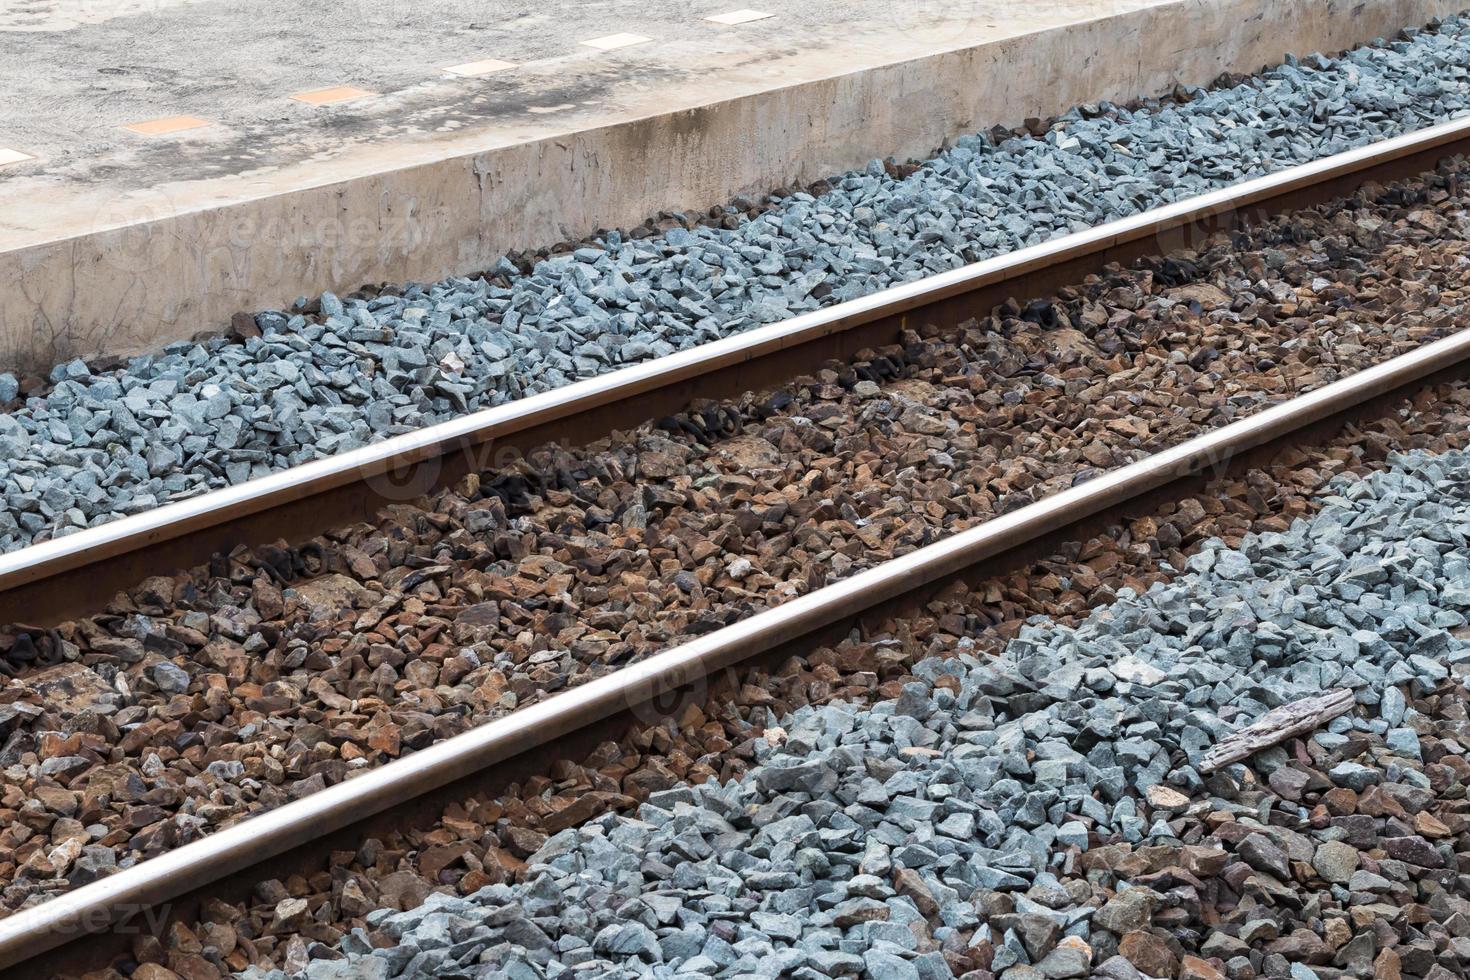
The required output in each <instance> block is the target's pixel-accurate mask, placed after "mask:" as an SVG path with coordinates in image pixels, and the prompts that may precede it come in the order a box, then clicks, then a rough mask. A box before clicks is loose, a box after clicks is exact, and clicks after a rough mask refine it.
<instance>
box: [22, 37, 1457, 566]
mask: <svg viewBox="0 0 1470 980" xmlns="http://www.w3.org/2000/svg"><path fill="white" fill-rule="evenodd" d="M1467 64H1470V19H1465V18H1463V17H1457V18H1453V19H1451V20H1448V21H1446V22H1445V23H1444V24H1443V25H1442V26H1438V28H1437V29H1431V30H1426V31H1422V32H1420V31H1407V32H1405V33H1404V34H1403V35H1402V36H1401V37H1400V39H1397V40H1395V41H1393V42H1391V43H1383V44H1376V45H1370V46H1365V47H1362V48H1359V49H1355V50H1353V51H1350V52H1347V53H1345V54H1344V55H1343V56H1341V57H1340V58H1327V57H1322V56H1312V57H1310V58H1307V59H1306V60H1305V61H1302V62H1298V61H1296V60H1290V61H1288V62H1287V63H1286V64H1284V65H1282V66H1280V67H1278V68H1274V69H1271V70H1269V71H1266V72H1264V73H1262V74H1261V75H1259V76H1254V77H1248V78H1246V79H1245V80H1243V81H1239V82H1236V81H1235V80H1226V81H1225V83H1223V84H1222V85H1221V86H1220V87H1218V88H1216V89H1213V90H1209V91H1206V90H1187V91H1186V90H1183V89H1181V90H1178V92H1177V93H1176V94H1177V98H1176V99H1174V100H1170V101H1164V102H1160V101H1157V100H1155V101H1150V102H1148V103H1144V104H1139V105H1137V106H1135V107H1120V106H1114V105H1106V104H1102V105H1096V106H1083V107H1080V108H1079V109H1076V110H1074V111H1072V112H1070V113H1068V114H1067V115H1065V116H1063V117H1061V118H1060V119H1058V120H1056V121H1055V122H1054V124H1053V125H1051V126H1050V128H1047V127H1046V126H1043V125H1042V124H1041V123H1039V122H1038V123H1036V124H1035V125H1034V126H1033V127H1032V130H1033V132H1027V131H1025V130H1022V131H1021V135H1019V136H1018V135H1014V134H1011V133H1009V132H1006V131H1000V132H998V133H992V134H984V135H981V136H974V137H968V138H964V139H961V140H960V141H958V143H957V144H956V145H955V146H954V147H953V148H950V149H947V150H945V151H944V152H942V153H940V154H939V155H938V156H936V157H935V158H933V159H931V160H929V161H927V162H925V163H923V164H922V165H917V166H915V165H905V166H897V165H893V164H883V163H881V162H876V161H875V162H874V163H873V164H871V165H869V167H868V168H867V169H866V170H865V171H862V172H854V173H848V174H843V175H840V176H837V177H833V178H831V179H830V180H827V181H824V182H822V183H821V185H820V186H819V187H815V188H813V189H812V190H815V191H816V192H817V194H816V196H814V195H813V194H812V193H808V192H795V193H786V194H783V195H778V196H775V197H772V198H771V199H770V200H769V201H768V202H766V203H765V204H764V205H759V206H757V205H753V204H751V203H750V202H744V201H739V202H735V203H732V204H731V205H729V206H727V207H717V208H714V209H712V210H711V212H710V213H709V214H707V215H684V216H668V217H665V218H663V219H660V220H658V221H653V222H650V224H649V225H647V226H645V227H643V228H641V229H636V230H634V231H632V232H607V233H604V234H601V235H598V236H595V237H594V238H591V239H588V240H587V241H586V242H584V243H582V244H581V245H580V247H577V248H576V249H575V250H572V251H570V252H568V253H566V254H563V255H558V256H555V257H551V258H547V259H545V260H543V261H536V262H534V263H533V262H532V261H531V260H530V259H529V258H527V257H524V256H518V257H514V258H515V259H516V261H512V257H507V258H504V259H502V260H501V261H500V262H499V263H498V264H497V265H496V266H495V267H494V268H493V269H490V270H487V271H486V273H485V275H484V276H483V277H480V278H455V279H448V280H444V281H442V282H439V283H435V284H432V285H428V286H419V285H409V286H403V287H385V288H382V289H379V290H374V291H373V293H372V294H371V295H367V294H364V295H360V296H358V297H356V298H352V297H349V298H347V299H345V300H344V299H340V298H338V297H336V296H334V295H331V294H323V295H322V296H321V297H320V298H319V299H317V300H314V301H311V302H310V303H307V302H305V301H303V302H302V304H301V306H300V307H299V310H293V311H277V312H265V313H261V314H258V315H256V316H254V317H253V318H252V317H250V316H248V315H241V316H240V317H237V325H236V328H235V330H234V337H233V339H230V338H223V339H213V340H209V341H206V342H202V343H191V344H179V345H174V346H171V347H169V348H167V349H165V350H164V351H162V352H160V353H158V354H154V355H149V356H145V357H140V358H136V359H133V360H131V361H129V362H128V363H127V364H125V365H123V366H121V367H115V366H114V365H112V364H98V365H92V366H89V365H87V364H84V363H82V362H80V361H72V362H70V363H66V364H61V365H58V366H57V367H56V368H55V369H54V370H53V372H52V374H51V376H50V378H49V379H26V380H25V381H24V382H17V380H16V379H14V378H12V377H10V376H9V375H0V405H7V404H8V406H9V409H10V411H9V413H8V414H4V415H0V494H3V495H4V498H5V503H6V506H5V508H4V509H3V510H0V551H4V550H12V549H15V548H18V547H22V546H24V545H26V544H28V543H31V542H33V541H37V540H41V539H45V538H48V537H52V536H55V535H58V534H65V533H71V532H74V531H75V530H78V529H80V528H83V527H87V526H95V525H97V524H101V523H105V522H107V521H110V520H114V519H116V518H118V517H120V516H123V515H127V514H135V513H139V512H142V511H146V510H149V509H151V508H153V507H155V506H157V505H159V504H161V503H164V502H167V501H170V500H176V499H180V498H183V497H187V496H191V495H194V494H198V493H201V492H204V491H206V490H208V489H211V488H217V487H221V486H225V485H227V484H232V483H239V482H242V481H244V480H247V479H249V478H251V477H256V476H260V475H263V474H265V473H268V472H271V471H273V470H276V469H280V468H283V467H288V466H292V465H296V464H299V463H302V462H305V461H307V460H310V459H314V458H318V457H321V456H324V455H330V454H333V453H337V452H341V451H345V450H348V449H352V448H355V447H358V446H361V445H364V444H366V443H368V442H371V441H373V440H375V439H380V438H383V437H386V436H390V435H394V434H398V433H402V432H407V431H410V430H412V429H414V428H417V427H420V426H423V425H427V424H430V423H433V422H437V421H442V420H445V419H449V418H453V417H455V416H457V415H460V414H463V413H466V412H469V411H473V410H475V409H478V408H484V407H487V406H492V405H496V404H500V403H502V402H505V401H507V400H510V399H514V398H518V397H521V396H523V395H525V394H528V393H531V392H538V391H545V390H548V389H552V388H555V387H558V386H560V385H564V384H567V383H568V382H571V381H573V380H576V379H580V378H586V377H589V376H592V375H596V374H599V373H602V372H604V371H608V370H611V369H615V368H617V367H620V366H623V365H627V364H633V363H637V362H639V361H643V360H646V359H649V358H653V357H657V356H660V355H663V354H668V353H670V352H673V351H676V350H679V349H683V348H687V347H690V346H693V345H696V344H700V343H704V342H706V341H710V340H713V339H716V338H718V337H721V336H725V335H728V334H731V333H735V332H738V331H741V330H744V329H747V328H749V327H751V326H754V325H757V324H762V323H769V322H773V321H777V320H781V319H784V318H786V317H789V316H791V315H793V314H797V313H801V312H805V311H809V310H813V309H817V308H819V307H821V306H824V305H828V304H832V303H836V302H840V301H842V300H846V299H851V298H854V297H857V296H861V295H864V294H867V293H870V292H873V291H875V290H878V289H881V288H883V287H886V286H890V285H893V284H895V283H901V282H906V281H910V280H913V279H917V278H920V277H922V276H925V275H929V274H932V273H936V272H940V271H943V270H946V269H952V268H955V267H956V266H959V265H961V264H963V263H965V262H970V261H974V260H977V259H981V258H984V257H987V256H992V255H996V254H1000V253H1003V252H1006V251H1009V250H1012V249H1015V248H1017V247H1020V246H1024V245H1028V244H1033V243H1036V242H1039V241H1042V240H1044V239H1046V238H1049V237H1052V236H1054V235H1058V234H1062V233H1066V232H1070V231H1075V230H1078V229H1081V228H1085V227H1088V226H1090V225H1093V224H1095V223H1098V222H1102V221H1107V220H1111V219H1114V218H1118V217H1121V216H1124V215H1128V214H1133V213H1136V212H1138V211H1140V210H1145V209H1147V208H1150V207H1154V206H1157V205H1161V204H1165V203H1168V202H1172V201H1177V200H1179V199H1182V198H1185V197H1188V196H1191V195H1194V194H1198V193H1201V192H1203V191H1207V190H1210V189H1214V188H1217V187H1220V186H1224V185H1228V184H1231V183H1234V182H1236V181H1239V180H1242V179H1246V178H1250V177H1255V176H1259V175H1262V174H1265V173H1268V172H1271V171H1273V170H1277V169H1280V168H1282V167H1286V166H1290V165H1293V164H1297V163H1301V162H1304V161H1307V160H1311V159H1315V158H1317V157H1321V156H1325V155H1328V154H1332V153H1336V152H1339V151H1341V150H1344V149H1347V148H1349V147H1352V146H1358V145H1362V144H1365V143H1368V142H1371V141H1374V140H1377V139H1382V138H1384V137H1388V136H1392V135H1396V134H1399V133H1402V132H1406V131H1410V130H1413V129H1416V128H1420V127H1422V126H1425V125H1429V124H1432V123H1436V122H1440V121H1443V120H1445V119H1448V118H1451V117H1453V116H1454V115H1456V114H1458V113H1461V112H1464V111H1465V110H1466V108H1470V87H1467V81H1466V78H1467V69H1466V67H1465V66H1466V65H1467ZM236 341H238V342H236ZM94 369H95V370H94Z"/></svg>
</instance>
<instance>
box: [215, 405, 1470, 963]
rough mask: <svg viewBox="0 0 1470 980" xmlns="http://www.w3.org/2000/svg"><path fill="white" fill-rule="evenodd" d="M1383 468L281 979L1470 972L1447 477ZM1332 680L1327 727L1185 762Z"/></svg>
mask: <svg viewBox="0 0 1470 980" xmlns="http://www.w3.org/2000/svg"><path fill="white" fill-rule="evenodd" d="M1458 392H1459V395H1460V397H1459V398H1458V402H1459V405H1458V406H1457V407H1456V409H1455V410H1454V413H1453V414H1454V415H1455V420H1454V425H1453V434H1454V438H1455V441H1457V442H1459V443H1461V444H1463V442H1464V441H1465V439H1464V437H1465V435H1466V434H1467V429H1466V428H1465V423H1466V421H1467V420H1466V417H1465V414H1464V411H1463V405H1464V403H1465V401H1466V399H1465V398H1464V397H1463V395H1464V390H1463V389H1458ZM1359 444H1360V445H1363V446H1369V445H1371V444H1372V443H1371V441H1370V440H1360V443H1359ZM1330 458H1332V457H1331V455H1330V454H1324V456H1323V457H1322V458H1320V459H1318V460H1317V463H1318V465H1321V464H1322V463H1324V462H1325V461H1326V460H1327V459H1330ZM1386 463H1387V465H1386V466H1385V467H1383V468H1381V469H1377V470H1374V471H1372V472H1369V473H1367V474H1364V475H1358V476H1354V477H1350V478H1338V479H1336V480H1334V481H1332V482H1330V483H1329V484H1328V485H1327V486H1326V487H1325V488H1324V489H1323V490H1322V492H1321V493H1320V494H1319V495H1318V497H1317V498H1316V499H1315V501H1314V503H1313V506H1314V508H1315V512H1314V513H1312V514H1311V515H1310V516H1308V517H1306V518H1302V519H1298V520H1296V521H1293V522H1290V523H1289V524H1287V525H1286V526H1285V527H1284V529H1283V530H1280V531H1264V532H1261V533H1255V532H1251V533H1248V534H1246V535H1244V537H1243V538H1242V539H1241V541H1240V543H1239V547H1238V548H1232V547H1230V546H1228V545H1227V544H1225V543H1224V542H1223V541H1222V540H1219V539H1214V538H1212V539H1209V540H1206V541H1205V542H1203V544H1202V546H1201V547H1200V548H1199V549H1198V550H1197V551H1195V553H1194V554H1193V555H1191V556H1190V557H1189V558H1188V559H1187V560H1185V561H1184V562H1183V568H1182V570H1180V571H1179V572H1178V574H1175V575H1173V576H1172V577H1171V579H1170V580H1169V581H1167V582H1159V583H1157V584H1155V585H1154V586H1152V587H1151V588H1149V589H1148V590H1147V591H1145V592H1143V593H1141V594H1140V593H1135V592H1133V591H1132V590H1125V591H1122V592H1120V593H1119V595H1118V596H1117V598H1116V600H1115V601H1113V602H1112V603H1110V604H1108V605H1105V606H1102V607H1100V608H1098V609H1096V610H1094V611H1093V612H1092V613H1090V614H1089V615H1087V616H1086V617H1085V618H1083V619H1082V620H1081V621H1080V622H1079V623H1077V624H1075V625H1063V624H1059V623H1053V622H1048V621H1035V622H1032V623H1030V624H1028V625H1026V626H1024V627H1023V628H1022V629H1021V630H1020V632H1019V634H1018V635H1017V636H1016V637H1014V638H1013V639H1012V640H1011V641H1010V643H1009V644H1008V645H1007V646H1006V648H1005V649H1004V651H1003V652H1002V654H1001V656H1000V657H999V658H998V659H996V658H991V657H988V656H985V655H983V651H982V648H981V647H980V646H979V645H977V644H976V643H974V641H973V639H972V638H971V636H970V635H968V634H969V631H968V630H966V629H964V628H963V624H959V625H960V626H961V628H959V629H958V630H956V631H955V635H951V636H949V637H948V638H947V640H946V642H945V648H944V649H943V650H942V653H941V655H940V656H937V657H925V658H923V659H921V660H919V661H918V662H916V663H914V664H913V665H912V667H911V669H910V671H909V674H908V676H907V678H906V679H905V680H903V681H902V682H901V683H898V684H894V685H891V686H895V687H897V688H898V690H897V691H895V692H893V693H892V694H891V695H888V696H884V697H880V698H878V699H873V698H871V697H868V698H861V699H860V701H859V703H850V702H847V701H844V700H838V699H833V700H831V701H828V703H826V704H823V705H821V706H820V707H817V706H812V705H808V706H805V707H801V708H798V709H797V710H795V711H794V712H792V713H791V714H790V715H789V716H787V717H785V718H783V719H782V720H781V724H780V725H779V726H776V725H771V724H766V725H764V726H762V729H761V731H760V733H759V737H757V738H754V739H752V740H751V744H750V747H749V751H750V754H752V755H753V756H754V765H752V766H751V767H750V768H749V769H748V770H747V771H746V772H745V773H744V774H743V775H742V776H741V777H740V778H738V779H735V780H732V781H729V782H724V783H721V782H719V781H716V780H710V781H700V780H690V781H687V782H675V783H674V784H672V785H670V786H668V787H666V788H660V789H658V790H656V791H655V792H652V793H650V794H649V795H648V796H647V797H646V798H645V799H644V801H643V803H642V805H641V806H640V807H639V808H638V809H637V811H636V814H635V815H624V814H613V813H609V814H605V815H603V816H601V817H598V818H596V819H592V820H590V821H587V822H584V823H582V824H580V825H579V826H575V827H568V828H566V829H562V830H560V831H558V832H556V833H554V834H553V835H552V836H550V837H549V838H545V837H543V838H542V840H541V841H540V842H539V845H538V847H537V848H536V850H535V851H534V853H532V854H530V855H529V856H528V857H527V858H526V860H525V862H524V865H523V866H522V867H520V868H519V869H518V874H517V878H518V880H516V881H514V882H501V883H493V884H486V885H484V886H483V887H479V888H476V889H475V890H473V891H472V892H470V893H469V894H467V895H464V896H460V895H456V894H453V893H444V892H436V893H434V894H431V895H429V896H428V897H427V898H426V899H424V900H423V901H421V902H420V903H419V904H417V905H415V906H414V907H412V908H409V909H407V910H399V909H396V908H381V909H378V910H374V911H371V912H368V913H367V914H366V915H363V916H361V919H362V921H363V923H364V925H363V927H362V928H360V929H357V930H354V931H353V932H351V933H349V934H347V935H345V936H343V937H342V938H341V939H340V940H338V942H337V944H336V946H335V947H334V948H330V949H329V948H327V947H325V946H324V945H323V946H318V947H315V948H311V949H308V950H307V952H308V954H311V953H315V954H316V956H315V958H312V959H308V960H307V961H306V962H305V963H304V964H300V965H299V966H300V968H299V969H297V970H295V972H294V976H297V977H306V978H312V980H326V978H337V977H366V978H376V977H429V976H443V975H446V974H453V975H456V976H486V977H489V976H496V977H499V976H509V977H526V978H531V977H543V976H550V977H562V976H574V975H576V976H599V977H638V976H662V977H697V976H747V977H776V976H790V977H810V978H819V977H833V976H858V975H862V976H872V977H882V978H904V980H909V978H914V980H920V978H929V977H950V976H963V977H973V978H975V980H985V978H990V977H999V978H1000V980H1042V978H1046V980H1063V978H1069V977H1086V976H1091V975H1097V976H1105V977H1110V978H1116V980H1134V978H1138V977H1141V976H1154V977H1170V978H1190V980H1212V978H1217V977H1226V976H1228V977H1231V978H1249V977H1256V976H1269V977H1291V978H1293V980H1307V978H1319V980H1332V978H1337V977H1359V976H1360V977H1367V976H1379V977H1383V976H1393V977H1399V976H1409V977H1424V978H1433V980H1441V978H1444V980H1449V978H1453V977H1459V976H1464V975H1465V973H1466V971H1467V969H1470V940H1467V935H1470V930H1467V929H1466V923H1467V921H1470V874H1467V873H1470V801H1467V799H1466V780H1467V779H1470V765H1467V764H1466V762H1465V760H1464V753H1465V750H1466V744H1465V740H1466V739H1467V737H1470V732H1467V728H1466V719H1467V713H1466V703H1467V692H1466V689H1465V687H1464V684H1463V682H1464V680H1465V678H1466V676H1467V674H1470V620H1467V616H1466V612H1467V611H1470V550H1467V536H1470V452H1467V451H1465V450H1464V449H1456V450H1450V451H1447V452H1444V453H1441V454H1434V453H1426V452H1422V451H1418V452H1411V453H1406V454H1399V453H1394V454H1392V455H1390V456H1389V458H1388V459H1387V461H1386ZM1216 499H1217V500H1218V498H1216ZM1278 519H1279V518H1278ZM1161 570H1163V571H1165V572H1168V571H1171V570H1172V569H1169V568H1168V566H1167V565H1161ZM901 637H902V633H901V631H900V632H899V633H898V635H897V636H891V637H890V638H889V642H890V643H892V642H893V641H895V640H899V641H900V642H901ZM1327 689H1343V690H1346V691H1348V692H1350V693H1351V698H1350V700H1351V701H1352V702H1353V709H1352V710H1351V711H1350V712H1349V713H1348V714H1345V715H1342V716H1341V717H1338V718H1335V719H1334V720H1332V721H1330V722H1327V723H1326V724H1324V725H1322V726H1320V727H1319V728H1317V729H1315V730H1314V731H1311V732H1307V733H1305V734H1303V735H1301V736H1299V737H1297V738H1294V739H1291V740H1288V741H1286V742H1284V743H1283V744H1281V745H1277V746H1275V747H1273V748H1270V749H1267V750H1265V751H1262V752H1259V753H1257V754H1255V755H1254V756H1252V757H1250V758H1249V759H1248V760H1246V762H1245V763H1244V764H1234V765H1230V766H1227V767H1225V768H1223V769H1221V770H1219V771H1217V772H1215V773H1213V774H1210V775H1208V776H1206V775H1202V774H1201V772H1200V771H1199V768H1198V767H1199V766H1200V763H1201V760H1202V756H1203V754H1204V752H1205V751H1206V750H1207V749H1208V748H1210V746H1211V745H1213V744H1215V743H1217V742H1218V741H1219V740H1221V739H1222V738H1224V737H1225V736H1227V735H1229V734H1230V733H1232V732H1233V731H1235V730H1237V729H1239V728H1241V727H1243V726H1245V725H1246V724H1249V723H1250V722H1252V721H1255V720H1256V719H1258V718H1259V717H1261V716H1262V715H1264V714H1265V713H1266V711H1267V710H1269V709H1270V708H1273V707H1276V706H1278V705H1281V704H1284V703H1287V702H1290V701H1293V700H1295V699H1298V698H1302V697H1305V696H1309V695H1317V694H1320V693H1322V692H1323V691H1324V690H1327ZM894 695H896V696H894ZM861 702H867V703H861ZM477 816H479V817H483V816H484V814H478V813H477V814H472V815H470V817H469V820H470V821H471V822H472V821H473V820H474V818H475V817H477ZM447 823H448V821H447V820H446V825H447ZM430 850H432V849H430ZM426 853H427V852H425V853H421V854H420V856H419V857H420V861H421V862H422V861H423V860H424V857H425V854H426ZM434 859H435V860H436V861H437V860H438V856H437V855H436V856H435V858H434ZM446 867H447V865H446ZM325 877H326V880H327V881H328V882H332V881H333V879H332V877H331V876H325ZM345 877H346V876H344V878H345ZM347 880H354V879H350V878H349V879H347ZM302 884H308V883H307V882H305V881H304V880H303V881H302ZM335 884H336V883H334V887H335ZM264 885H265V889H263V890H269V888H270V887H271V886H276V887H279V888H280V889H281V891H282V895H281V898H280V902H279V903H278V904H277V906H276V914H277V916H281V915H282V914H283V913H294V914H296V915H297V917H298V925H300V924H301V923H302V922H304V921H305V920H307V919H309V918H310V916H311V911H312V909H311V903H310V902H309V901H308V900H307V899H306V898H304V897H303V898H296V897H292V896H291V895H289V888H288V886H286V885H283V884H282V883H280V882H270V883H264ZM308 887H309V884H308ZM342 887H344V888H345V884H344V885H343V886H342ZM237 921H240V922H242V923H248V921H249V920H237ZM273 925H275V926H281V925H284V923H283V922H282V921H281V920H280V919H277V920H276V922H274V923H273ZM334 957H335V958H334ZM243 975H244V976H247V977H259V976H261V975H262V974H261V972H259V971H255V970H250V971H246V972H245V973H244V974H243ZM265 975H267V976H272V977H275V978H281V977H284V976H286V974H284V973H267V974H265Z"/></svg>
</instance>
